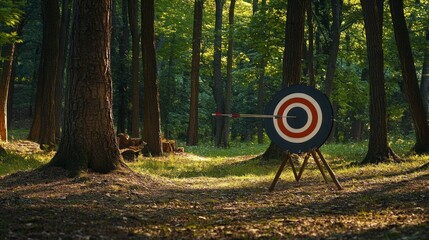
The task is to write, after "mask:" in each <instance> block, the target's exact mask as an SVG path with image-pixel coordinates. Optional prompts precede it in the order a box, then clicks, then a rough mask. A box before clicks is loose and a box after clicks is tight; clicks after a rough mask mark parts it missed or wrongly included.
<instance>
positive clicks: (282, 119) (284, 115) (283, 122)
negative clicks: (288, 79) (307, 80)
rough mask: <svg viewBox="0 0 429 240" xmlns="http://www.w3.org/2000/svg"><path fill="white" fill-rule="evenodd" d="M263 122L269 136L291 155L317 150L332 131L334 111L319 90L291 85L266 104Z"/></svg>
mask: <svg viewBox="0 0 429 240" xmlns="http://www.w3.org/2000/svg"><path fill="white" fill-rule="evenodd" d="M265 114H271V115H274V116H275V117H273V118H267V119H265V120H264V125H265V130H266V132H267V134H268V137H269V138H270V139H271V140H272V141H273V142H274V143H276V144H277V145H278V146H280V147H281V148H283V149H284V150H289V151H290V152H293V153H300V152H306V151H310V150H313V149H317V148H319V147H320V146H321V145H322V144H323V143H324V142H325V141H326V139H327V138H328V137H329V134H330V133H331V130H332V119H333V111H332V106H331V103H330V102H329V99H328V97H327V96H326V95H324V94H323V93H322V92H320V91H319V90H317V89H315V88H313V87H309V86H304V85H293V86H290V87H287V88H284V89H282V90H281V91H279V92H278V93H277V94H276V95H275V96H274V97H273V99H272V100H271V101H270V102H269V103H268V104H267V106H266V108H265Z"/></svg>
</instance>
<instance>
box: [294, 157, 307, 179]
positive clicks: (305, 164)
mask: <svg viewBox="0 0 429 240" xmlns="http://www.w3.org/2000/svg"><path fill="white" fill-rule="evenodd" d="M309 158H310V152H308V153H307V154H306V155H305V158H304V162H302V166H301V169H300V170H299V173H298V176H297V177H296V181H297V182H298V181H299V179H301V177H302V173H303V172H304V169H305V167H306V166H307V164H308V159H309Z"/></svg>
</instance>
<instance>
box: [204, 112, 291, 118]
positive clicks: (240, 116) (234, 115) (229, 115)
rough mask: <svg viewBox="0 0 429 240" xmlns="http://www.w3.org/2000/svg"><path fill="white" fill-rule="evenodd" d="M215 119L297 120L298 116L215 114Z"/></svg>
mask: <svg viewBox="0 0 429 240" xmlns="http://www.w3.org/2000/svg"><path fill="white" fill-rule="evenodd" d="M212 116H215V117H230V118H295V117H296V116H280V115H267V114H248V113H213V114H212Z"/></svg>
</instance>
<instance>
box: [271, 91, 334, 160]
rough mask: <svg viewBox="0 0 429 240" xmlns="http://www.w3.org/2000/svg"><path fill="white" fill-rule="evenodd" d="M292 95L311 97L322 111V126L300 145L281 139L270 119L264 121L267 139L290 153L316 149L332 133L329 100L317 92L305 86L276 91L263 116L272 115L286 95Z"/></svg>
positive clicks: (331, 115)
mask: <svg viewBox="0 0 429 240" xmlns="http://www.w3.org/2000/svg"><path fill="white" fill-rule="evenodd" d="M292 93H303V94H306V95H308V96H311V97H312V98H313V99H314V100H315V101H316V102H317V103H318V104H319V106H320V109H321V111H322V115H323V116H322V125H321V126H320V129H319V131H318V132H317V133H316V135H314V136H313V137H312V138H311V139H310V140H308V141H305V142H302V143H293V142H290V141H287V140H285V139H283V138H282V137H281V136H280V135H279V134H278V133H277V131H276V129H275V127H274V123H273V119H272V118H266V119H264V127H265V131H266V132H267V135H268V137H269V138H270V139H271V141H273V142H274V143H275V144H277V145H278V146H279V147H281V148H282V149H283V150H288V151H290V152H292V153H301V152H309V151H311V150H315V149H318V148H319V147H320V146H322V145H323V143H325V141H326V139H328V137H329V135H330V134H331V131H332V125H333V111H332V105H331V102H330V101H329V98H328V97H327V96H326V95H325V94H323V93H322V92H320V91H319V90H317V89H315V88H313V87H310V86H305V85H292V86H289V87H286V88H283V89H282V90H280V91H278V92H277V93H276V94H275V95H274V97H273V98H272V100H271V101H270V102H269V103H268V104H267V105H266V106H265V114H267V115H274V114H275V113H274V110H275V108H276V106H277V104H278V103H279V102H280V101H281V100H282V99H283V98H284V97H286V96H287V95H289V94H292Z"/></svg>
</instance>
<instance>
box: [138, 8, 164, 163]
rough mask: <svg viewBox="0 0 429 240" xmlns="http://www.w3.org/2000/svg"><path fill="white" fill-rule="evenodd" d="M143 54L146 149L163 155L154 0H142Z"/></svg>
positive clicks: (151, 152)
mask: <svg viewBox="0 0 429 240" xmlns="http://www.w3.org/2000/svg"><path fill="white" fill-rule="evenodd" d="M141 12H142V56H143V79H144V88H145V90H144V99H143V110H144V126H143V140H144V141H145V142H147V146H146V147H145V150H147V151H149V153H150V154H152V155H153V156H160V155H162V144H161V119H160V108H159V83H158V74H157V65H156V52H155V29H154V19H155V8H154V0H142V6H141Z"/></svg>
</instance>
